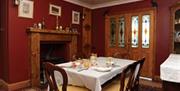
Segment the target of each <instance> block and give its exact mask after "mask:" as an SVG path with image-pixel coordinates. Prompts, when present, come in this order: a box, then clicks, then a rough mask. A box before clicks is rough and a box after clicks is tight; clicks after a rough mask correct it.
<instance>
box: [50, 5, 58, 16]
mask: <svg viewBox="0 0 180 91" xmlns="http://www.w3.org/2000/svg"><path fill="white" fill-rule="evenodd" d="M49 14H50V15H55V16H61V7H60V6H57V5H54V4H49Z"/></svg>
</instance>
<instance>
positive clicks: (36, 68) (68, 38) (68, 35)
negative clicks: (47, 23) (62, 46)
mask: <svg viewBox="0 0 180 91" xmlns="http://www.w3.org/2000/svg"><path fill="white" fill-rule="evenodd" d="M27 33H28V41H29V43H28V47H29V54H28V55H29V61H30V66H31V74H30V77H31V86H39V85H40V42H41V41H48V42H49V41H50V42H68V49H69V52H68V60H71V59H72V55H73V54H76V53H77V35H78V33H77V32H62V31H57V30H42V29H41V30H39V29H28V30H27Z"/></svg>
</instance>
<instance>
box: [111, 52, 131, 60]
mask: <svg viewBox="0 0 180 91" xmlns="http://www.w3.org/2000/svg"><path fill="white" fill-rule="evenodd" d="M112 57H115V58H121V59H128V58H129V54H128V53H120V52H115V53H114V54H113V55H112Z"/></svg>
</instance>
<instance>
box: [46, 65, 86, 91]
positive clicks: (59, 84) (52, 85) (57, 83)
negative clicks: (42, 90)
mask: <svg viewBox="0 0 180 91" xmlns="http://www.w3.org/2000/svg"><path fill="white" fill-rule="evenodd" d="M44 68H45V77H46V79H47V82H48V85H49V90H48V91H90V90H89V89H87V88H85V87H79V86H74V85H68V76H67V73H66V71H65V70H64V69H63V68H61V67H59V66H55V65H54V64H52V63H50V62H44ZM59 78H61V79H63V80H62V81H61V80H60V79H59Z"/></svg>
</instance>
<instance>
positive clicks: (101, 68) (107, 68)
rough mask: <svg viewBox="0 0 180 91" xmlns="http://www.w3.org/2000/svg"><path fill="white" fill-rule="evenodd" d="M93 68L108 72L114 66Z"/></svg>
mask: <svg viewBox="0 0 180 91" xmlns="http://www.w3.org/2000/svg"><path fill="white" fill-rule="evenodd" d="M92 69H94V70H96V71H99V72H108V71H111V70H112V67H92Z"/></svg>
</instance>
